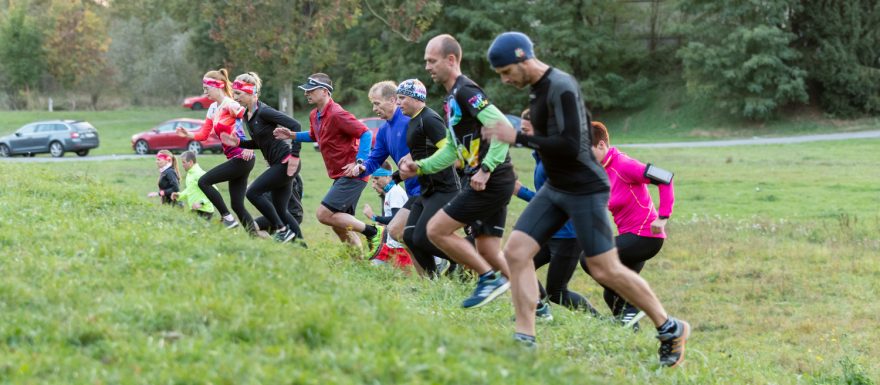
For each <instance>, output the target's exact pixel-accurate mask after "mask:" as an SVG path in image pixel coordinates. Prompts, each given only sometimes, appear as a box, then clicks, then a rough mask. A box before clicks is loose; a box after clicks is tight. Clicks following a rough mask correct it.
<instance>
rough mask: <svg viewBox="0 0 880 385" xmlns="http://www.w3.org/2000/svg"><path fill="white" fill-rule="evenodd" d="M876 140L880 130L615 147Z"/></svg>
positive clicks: (724, 145)
mask: <svg viewBox="0 0 880 385" xmlns="http://www.w3.org/2000/svg"><path fill="white" fill-rule="evenodd" d="M875 138H880V130H875V131H859V132H844V133H837V134H817V135H802V136H786V137H780V138H761V137H754V138H751V139H731V140H709V141H702V142H668V143H638V144H621V145H615V146H619V147H633V148H636V147H642V148H673V147H689V148H696V147H730V146H753V145H756V144H794V143H806V142H823V141H830V140H851V139H875Z"/></svg>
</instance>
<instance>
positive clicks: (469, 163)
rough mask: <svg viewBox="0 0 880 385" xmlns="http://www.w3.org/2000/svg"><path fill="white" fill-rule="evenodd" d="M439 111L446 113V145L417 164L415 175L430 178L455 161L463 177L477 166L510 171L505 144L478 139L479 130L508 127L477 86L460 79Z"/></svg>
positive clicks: (502, 115) (505, 119) (503, 117)
mask: <svg viewBox="0 0 880 385" xmlns="http://www.w3.org/2000/svg"><path fill="white" fill-rule="evenodd" d="M443 109H444V111H446V127H447V133H446V138H447V141H448V142H449V144H450V145H447V146H444V147H442V148H439V151H437V152H436V153H434V155H432V156H430V157H429V158H427V159H423V160H421V161H417V162H416V164H418V165H419V172H421V173H425V174H433V173H435V172H438V171H440V170H443V169H444V168H446V167H449V166H450V165H452V164H453V163H455V160H456V159H458V160H460V161H461V164H462V167H463V168H464V173H465V174H473V173H476V172H477V171H479V169H480V166H486V167H487V168H488V169H489V171H490V172H494V171H495V169H496V168H498V167H505V168H506V167H512V166H511V164H510V154H508V152H507V150H508V147H509V145H508V144H507V143H502V142H500V141H494V142H492V143H489V141H483V140H482V139H481V136H480V133H481V132H482V128H483V126H491V125H494V124H498V123H501V122H503V123H505V124H510V123H509V122H508V121H507V118H506V117H505V116H504V114H503V113H501V110H499V109H498V107H496V106H495V105H493V104H492V103H490V102H489V98H488V97H486V94H485V93H484V92H483V89H481V88H480V86H478V85H477V83H474V81H473V80H471V79H468V77H467V76H464V75H460V76H459V77H458V78H457V79H455V84H454V85H453V86H452V89H450V91H449V94H447V95H446V100H445V101H444V103H443Z"/></svg>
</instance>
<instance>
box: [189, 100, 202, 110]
mask: <svg viewBox="0 0 880 385" xmlns="http://www.w3.org/2000/svg"><path fill="white" fill-rule="evenodd" d="M202 108H204V107H202V103H199V102H195V103H193V105H192V110H193V111H198V110H201V109H202Z"/></svg>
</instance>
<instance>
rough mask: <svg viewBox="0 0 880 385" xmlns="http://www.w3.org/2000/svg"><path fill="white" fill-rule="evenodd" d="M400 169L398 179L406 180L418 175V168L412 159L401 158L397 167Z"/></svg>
mask: <svg viewBox="0 0 880 385" xmlns="http://www.w3.org/2000/svg"><path fill="white" fill-rule="evenodd" d="M397 167H398V168H399V169H400V179H402V180H406V179H409V178H412V177H414V176H416V174H418V171H419V166H418V165H417V164H416V162H413V161H412V159H407V158H402V159H400V164H399V165H398V166H397Z"/></svg>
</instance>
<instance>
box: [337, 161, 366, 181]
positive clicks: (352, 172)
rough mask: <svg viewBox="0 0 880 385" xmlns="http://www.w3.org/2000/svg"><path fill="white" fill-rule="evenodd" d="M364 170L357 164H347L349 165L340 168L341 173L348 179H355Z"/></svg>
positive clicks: (364, 168) (362, 166)
mask: <svg viewBox="0 0 880 385" xmlns="http://www.w3.org/2000/svg"><path fill="white" fill-rule="evenodd" d="M366 169H367V168H366V167H365V166H364V165H362V164H357V163H349V164H347V165H345V166H344V167H342V171H343V173H344V174H345V176H347V177H350V178H357V177H358V176H359V175H361V173H363V172H364V170H366Z"/></svg>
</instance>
